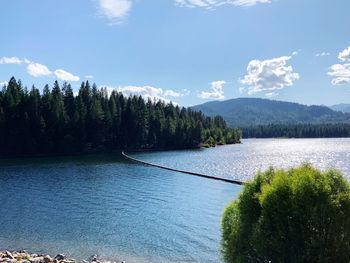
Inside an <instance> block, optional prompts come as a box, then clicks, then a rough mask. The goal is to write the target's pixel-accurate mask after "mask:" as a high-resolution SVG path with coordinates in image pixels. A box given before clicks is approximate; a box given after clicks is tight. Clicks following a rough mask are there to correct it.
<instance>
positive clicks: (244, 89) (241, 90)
mask: <svg viewBox="0 0 350 263" xmlns="http://www.w3.org/2000/svg"><path fill="white" fill-rule="evenodd" d="M246 90H247V89H246V88H245V87H239V88H238V91H239V93H241V94H242V93H244V92H245V91H246Z"/></svg>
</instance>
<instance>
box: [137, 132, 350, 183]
mask: <svg viewBox="0 0 350 263" xmlns="http://www.w3.org/2000/svg"><path fill="white" fill-rule="evenodd" d="M133 156H136V157H137V158H140V159H142V160H147V161H151V162H157V163H160V164H163V165H167V166H170V167H176V168H180V167H181V168H183V169H185V170H190V171H196V172H201V173H205V174H209V175H215V176H221V177H226V178H234V179H238V180H243V181H244V180H248V179H250V178H252V177H253V175H254V174H255V173H256V172H257V171H259V170H265V169H267V168H268V167H269V166H274V167H278V168H288V167H291V166H296V165H300V164H301V163H303V162H311V163H312V164H314V165H316V166H317V167H319V168H321V169H326V168H329V167H335V168H338V169H340V170H341V171H342V172H343V173H344V174H345V175H346V176H347V177H348V178H350V162H349V160H350V139H349V138H344V139H248V140H243V143H242V144H240V145H227V146H220V147H216V148H210V149H201V150H188V151H169V152H162V153H158V152H153V153H139V154H133Z"/></svg>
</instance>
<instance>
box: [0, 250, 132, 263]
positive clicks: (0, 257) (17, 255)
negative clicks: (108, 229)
mask: <svg viewBox="0 0 350 263" xmlns="http://www.w3.org/2000/svg"><path fill="white" fill-rule="evenodd" d="M0 262H1V263H126V261H124V260H121V261H120V260H118V261H110V260H101V259H99V258H98V256H97V255H93V256H91V257H90V258H89V259H87V260H76V259H74V258H69V257H67V256H65V255H64V254H57V255H56V256H50V255H48V254H41V253H39V254H36V253H29V252H28V251H26V250H20V251H10V250H3V251H0Z"/></svg>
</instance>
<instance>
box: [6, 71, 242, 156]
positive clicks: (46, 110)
mask: <svg viewBox="0 0 350 263" xmlns="http://www.w3.org/2000/svg"><path fill="white" fill-rule="evenodd" d="M240 136H241V134H240V131H239V130H238V129H231V128H228V127H227V125H226V122H225V121H224V120H223V118H222V117H219V116H217V117H213V118H211V117H206V116H204V115H203V114H202V113H201V112H196V111H193V110H191V109H188V108H183V107H179V106H176V105H173V104H172V103H165V102H164V101H160V100H158V101H156V100H151V99H148V100H145V99H144V98H142V97H141V96H124V95H123V94H122V93H120V92H117V91H112V92H111V93H108V91H107V89H106V88H98V87H97V86H96V84H92V85H91V84H90V83H89V82H88V81H86V82H82V83H81V86H80V88H79V91H78V92H77V94H75V93H74V91H73V89H72V87H71V85H70V84H68V83H63V84H62V87H61V86H60V84H59V83H58V82H57V81H55V82H54V84H53V87H52V88H50V87H49V85H45V87H44V88H43V91H42V93H41V92H40V91H39V89H37V88H36V87H35V86H32V88H31V89H28V88H27V87H24V86H23V84H22V83H21V81H20V80H18V81H17V80H16V79H15V78H14V77H12V78H11V79H10V81H9V82H8V84H7V85H5V86H4V87H3V88H2V90H1V91H0V145H1V147H0V155H2V156H8V155H35V154H66V153H80V152H95V151H109V150H116V149H125V148H126V149H178V148H192V147H198V146H200V145H207V146H215V145H216V144H231V143H238V142H240Z"/></svg>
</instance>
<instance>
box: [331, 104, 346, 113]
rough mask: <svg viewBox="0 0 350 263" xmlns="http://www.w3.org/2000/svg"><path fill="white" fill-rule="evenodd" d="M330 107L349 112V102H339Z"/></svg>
mask: <svg viewBox="0 0 350 263" xmlns="http://www.w3.org/2000/svg"><path fill="white" fill-rule="evenodd" d="M330 108H331V109H332V110H335V111H342V112H346V113H350V104H345V103H341V104H336V105H333V106H331V107H330Z"/></svg>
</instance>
